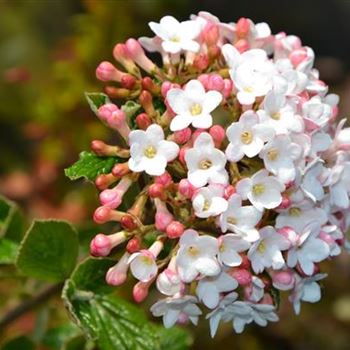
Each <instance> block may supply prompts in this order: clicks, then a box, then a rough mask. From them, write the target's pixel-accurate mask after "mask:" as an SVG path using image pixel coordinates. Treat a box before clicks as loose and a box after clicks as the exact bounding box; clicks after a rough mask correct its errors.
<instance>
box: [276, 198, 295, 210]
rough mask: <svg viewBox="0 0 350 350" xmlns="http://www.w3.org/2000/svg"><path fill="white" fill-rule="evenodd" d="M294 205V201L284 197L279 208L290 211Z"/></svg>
mask: <svg viewBox="0 0 350 350" xmlns="http://www.w3.org/2000/svg"><path fill="white" fill-rule="evenodd" d="M291 204H292V201H291V199H290V198H289V197H287V196H282V202H281V204H280V205H279V206H278V209H288V208H289V207H290V206H291Z"/></svg>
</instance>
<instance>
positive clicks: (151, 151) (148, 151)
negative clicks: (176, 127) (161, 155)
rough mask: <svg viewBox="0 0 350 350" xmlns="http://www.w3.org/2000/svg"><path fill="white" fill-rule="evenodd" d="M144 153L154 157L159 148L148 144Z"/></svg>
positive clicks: (148, 156)
mask: <svg viewBox="0 0 350 350" xmlns="http://www.w3.org/2000/svg"><path fill="white" fill-rule="evenodd" d="M143 154H144V155H145V156H146V157H147V158H154V157H155V156H156V154H157V150H156V149H155V147H153V146H148V147H146V148H145V149H144V151H143Z"/></svg>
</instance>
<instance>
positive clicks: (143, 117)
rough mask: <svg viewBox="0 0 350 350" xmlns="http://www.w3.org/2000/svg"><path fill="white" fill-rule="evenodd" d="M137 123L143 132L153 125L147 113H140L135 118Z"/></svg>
mask: <svg viewBox="0 0 350 350" xmlns="http://www.w3.org/2000/svg"><path fill="white" fill-rule="evenodd" d="M135 121H136V124H137V126H138V127H139V128H140V129H142V130H146V129H147V128H148V127H149V126H150V125H151V124H152V120H151V118H150V117H149V116H148V114H147V113H140V114H139V115H138V116H137V117H136V118H135Z"/></svg>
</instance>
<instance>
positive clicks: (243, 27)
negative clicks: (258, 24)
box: [236, 17, 250, 38]
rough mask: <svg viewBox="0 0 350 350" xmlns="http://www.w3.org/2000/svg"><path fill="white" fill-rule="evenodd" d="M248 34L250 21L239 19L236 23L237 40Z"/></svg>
mask: <svg viewBox="0 0 350 350" xmlns="http://www.w3.org/2000/svg"><path fill="white" fill-rule="evenodd" d="M249 32H250V21H249V19H247V18H244V17H241V18H240V19H239V20H238V22H237V23H236V35H237V36H238V37H239V38H244V37H246V36H247V35H248V33H249Z"/></svg>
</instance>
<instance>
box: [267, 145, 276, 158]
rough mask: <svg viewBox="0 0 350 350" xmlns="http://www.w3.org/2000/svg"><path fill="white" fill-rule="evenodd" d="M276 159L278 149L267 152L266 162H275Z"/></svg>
mask: <svg viewBox="0 0 350 350" xmlns="http://www.w3.org/2000/svg"><path fill="white" fill-rule="evenodd" d="M277 157H278V149H277V148H271V149H270V150H269V151H268V152H267V158H268V160H271V161H274V160H276V159H277Z"/></svg>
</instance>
